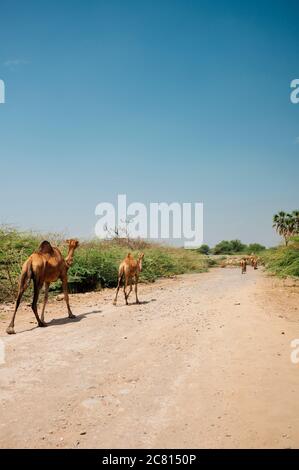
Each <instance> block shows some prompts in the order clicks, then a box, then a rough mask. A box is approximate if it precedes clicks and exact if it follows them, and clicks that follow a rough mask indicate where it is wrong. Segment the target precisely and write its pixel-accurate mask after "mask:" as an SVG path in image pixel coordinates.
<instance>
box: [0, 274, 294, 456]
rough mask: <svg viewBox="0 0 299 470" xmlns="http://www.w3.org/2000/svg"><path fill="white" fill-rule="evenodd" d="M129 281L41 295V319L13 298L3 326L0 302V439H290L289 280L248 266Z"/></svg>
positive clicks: (22, 443)
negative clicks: (126, 295)
mask: <svg viewBox="0 0 299 470" xmlns="http://www.w3.org/2000/svg"><path fill="white" fill-rule="evenodd" d="M139 291H140V299H141V300H143V301H144V303H143V304H142V305H139V306H138V305H131V306H129V307H126V306H124V304H123V296H122V295H120V297H119V305H118V306H117V307H114V306H113V305H112V297H113V292H112V291H110V290H106V291H104V292H101V293H91V294H82V295H74V296H72V298H71V301H72V305H73V311H74V313H75V314H77V315H78V317H77V319H76V320H73V321H69V320H67V319H66V318H65V316H66V310H65V305H64V303H63V302H58V301H53V302H52V303H51V304H50V305H49V307H48V309H47V314H46V317H47V320H48V321H49V326H48V327H47V328H44V329H41V328H36V327H35V323H34V317H33V314H32V313H31V312H30V309H29V308H28V307H27V308H26V307H22V309H21V310H20V312H19V314H18V316H17V321H16V331H17V334H16V335H14V336H7V335H5V333H4V331H5V327H6V326H7V318H8V313H9V314H10V312H6V311H5V312H4V311H3V310H2V311H0V319H1V320H0V321H1V322H0V331H1V333H0V334H1V337H0V339H1V340H2V341H3V342H4V345H5V363H4V364H0V406H1V408H0V413H1V416H0V447H2V448H3V447H9V448H15V447H26V448H27V447H34V448H36V447H38V448H40V447H42V448H44V447H47V448H49V447H54V448H56V447H59V448H64V447H73V448H81V447H93V448H94V447H97V448H100V447H103V448H115V447H144V448H151V447H152V448H155V447H162V448H163V447H185V448H188V447H195V448H196V447H201V448H204V447H222V448H225V447H280V448H289V447H296V448H298V447H299V364H297V365H295V364H293V363H292V362H291V360H290V353H291V348H290V342H291V341H292V340H293V339H294V338H299V309H298V307H299V302H298V300H299V294H298V292H295V290H294V289H292V288H284V287H280V285H279V284H277V283H275V281H274V280H273V279H272V278H268V277H266V276H265V275H264V274H263V273H262V271H261V270H258V271H254V270H252V269H250V268H249V269H248V273H247V274H246V275H243V276H241V274H240V271H239V269H214V270H212V271H211V272H209V273H205V274H193V275H186V276H181V277H179V278H177V279H170V280H161V281H159V282H156V283H155V284H152V285H141V286H140V290H139ZM131 300H132V301H133V298H132V299H131ZM30 321H31V322H32V323H29V322H30Z"/></svg>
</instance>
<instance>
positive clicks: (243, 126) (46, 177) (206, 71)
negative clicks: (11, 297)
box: [0, 0, 299, 245]
mask: <svg viewBox="0 0 299 470" xmlns="http://www.w3.org/2000/svg"><path fill="white" fill-rule="evenodd" d="M0 8H1V11H0V79H2V80H4V82H5V85H6V103H5V104H4V105H0V156H1V173H0V201H1V202H0V222H1V223H9V224H14V225H16V226H18V227H20V228H25V229H34V230H40V231H44V232H47V231H64V232H66V234H68V235H72V236H84V237H89V236H92V235H93V231H94V226H95V223H96V218H95V215H94V210H95V206H96V205H97V203H99V202H102V201H109V202H114V201H115V200H116V196H117V194H118V193H126V194H127V197H128V200H129V202H133V201H140V202H144V203H146V204H147V203H149V202H159V201H165V202H172V201H178V202H189V201H190V202H192V201H202V202H204V211H205V224H204V239H205V242H207V243H209V244H211V245H213V244H214V243H216V242H217V241H219V240H221V239H231V238H240V239H242V240H243V241H244V242H251V241H259V242H262V243H264V244H267V245H271V244H273V243H275V242H276V241H277V240H278V239H277V237H276V236H275V234H274V232H273V229H272V227H271V225H272V223H271V219H272V214H273V213H274V212H276V211H277V210H280V209H284V210H292V209H298V192H299V191H298V170H299V164H298V156H299V144H298V142H297V137H298V136H299V104H298V105H294V104H292V103H291V101H290V91H291V89H290V82H291V80H293V79H294V78H299V62H298V57H299V28H298V22H299V6H298V2H295V1H292V0H289V1H287V2H286V1H275V0H274V1H273V0H272V1H244V2H240V1H232V0H231V1H229V0H228V1H219V0H218V1H217V0H216V1H213V2H210V1H200V0H198V1H194V0H193V1H192V0H151V1H150V0H143V1H141V0H139V1H135V0H134V1H133V0H119V1H115V0H105V1H100V0H98V1H93V0H89V1H88V2H86V1H83V0H81V1H78V0H73V1H68V0H64V1H55V0H51V1H46V0H43V1H30V0H28V1H26V2H23V1H15V0H9V1H7V0H1V3H0Z"/></svg>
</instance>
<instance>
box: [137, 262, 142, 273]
mask: <svg viewBox="0 0 299 470" xmlns="http://www.w3.org/2000/svg"><path fill="white" fill-rule="evenodd" d="M138 270H139V272H141V271H142V259H139V260H138Z"/></svg>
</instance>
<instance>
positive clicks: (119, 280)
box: [113, 274, 122, 305]
mask: <svg viewBox="0 0 299 470" xmlns="http://www.w3.org/2000/svg"><path fill="white" fill-rule="evenodd" d="M121 279H122V274H121V275H120V276H118V282H117V288H116V293H115V297H114V300H113V305H116V302H117V296H118V291H119V289H120V283H121Z"/></svg>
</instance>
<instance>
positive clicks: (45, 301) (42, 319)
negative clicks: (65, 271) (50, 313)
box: [40, 282, 50, 325]
mask: <svg viewBox="0 0 299 470" xmlns="http://www.w3.org/2000/svg"><path fill="white" fill-rule="evenodd" d="M49 285H50V283H49V282H46V284H45V298H44V303H43V309H42V314H41V316H40V319H41V322H42V323H44V324H45V325H46V323H45V321H44V319H45V309H46V305H47V302H48V297H49Z"/></svg>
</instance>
